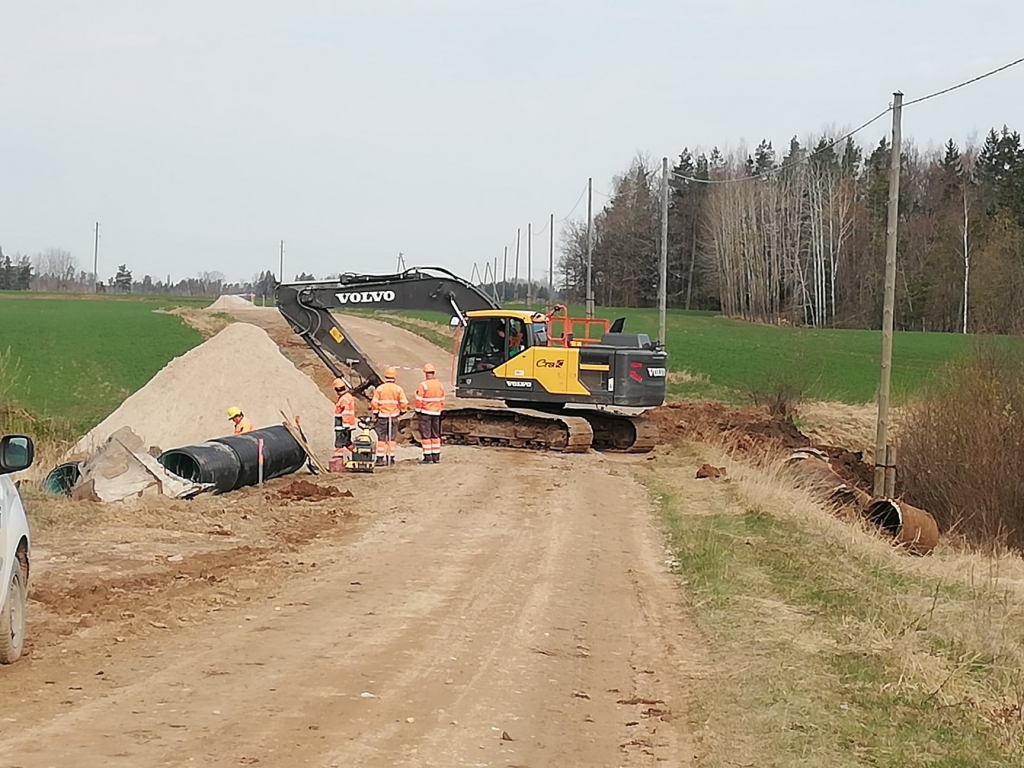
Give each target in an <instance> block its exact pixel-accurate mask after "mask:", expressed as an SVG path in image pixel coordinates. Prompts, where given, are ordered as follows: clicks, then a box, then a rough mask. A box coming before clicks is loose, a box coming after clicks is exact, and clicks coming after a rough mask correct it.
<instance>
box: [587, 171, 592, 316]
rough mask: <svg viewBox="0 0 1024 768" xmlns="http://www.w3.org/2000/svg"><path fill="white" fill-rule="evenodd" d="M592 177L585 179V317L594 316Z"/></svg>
mask: <svg viewBox="0 0 1024 768" xmlns="http://www.w3.org/2000/svg"><path fill="white" fill-rule="evenodd" d="M593 271H594V179H593V178H589V179H587V317H588V318H590V317H593V316H594V278H593Z"/></svg>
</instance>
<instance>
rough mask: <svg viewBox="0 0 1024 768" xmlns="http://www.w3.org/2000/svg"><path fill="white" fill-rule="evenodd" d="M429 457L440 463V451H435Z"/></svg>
mask: <svg viewBox="0 0 1024 768" xmlns="http://www.w3.org/2000/svg"><path fill="white" fill-rule="evenodd" d="M431 458H432V459H433V460H434V463H435V464H440V463H441V454H440V453H435V454H434V455H433V456H432V457H431Z"/></svg>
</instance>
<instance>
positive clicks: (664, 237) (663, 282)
mask: <svg viewBox="0 0 1024 768" xmlns="http://www.w3.org/2000/svg"><path fill="white" fill-rule="evenodd" d="M658 274H659V280H658V333H659V336H658V338H659V339H660V340H661V343H662V344H664V343H665V312H666V307H667V305H668V158H667V157H663V158H661V264H660V265H659V269H658Z"/></svg>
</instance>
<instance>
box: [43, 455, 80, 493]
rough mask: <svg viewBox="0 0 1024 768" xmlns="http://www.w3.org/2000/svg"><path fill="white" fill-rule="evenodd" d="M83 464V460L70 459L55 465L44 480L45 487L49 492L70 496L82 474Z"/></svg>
mask: <svg viewBox="0 0 1024 768" xmlns="http://www.w3.org/2000/svg"><path fill="white" fill-rule="evenodd" d="M81 466H82V462H80V461H68V462H65V463H64V464H61V465H59V466H57V467H54V468H53V469H52V470H50V473H49V474H48V475H47V476H46V479H45V480H44V481H43V488H44V489H45V490H46V491H47V492H49V493H59V494H63V495H64V496H70V495H71V489H72V488H74V487H75V485H76V484H77V483H78V480H79V478H81V476H82V470H81Z"/></svg>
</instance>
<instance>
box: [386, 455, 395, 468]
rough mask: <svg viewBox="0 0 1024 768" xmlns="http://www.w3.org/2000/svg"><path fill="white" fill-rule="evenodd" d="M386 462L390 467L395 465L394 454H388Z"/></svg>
mask: <svg viewBox="0 0 1024 768" xmlns="http://www.w3.org/2000/svg"><path fill="white" fill-rule="evenodd" d="M388 464H390V465H391V466H392V467H393V466H395V457H394V456H388Z"/></svg>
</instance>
